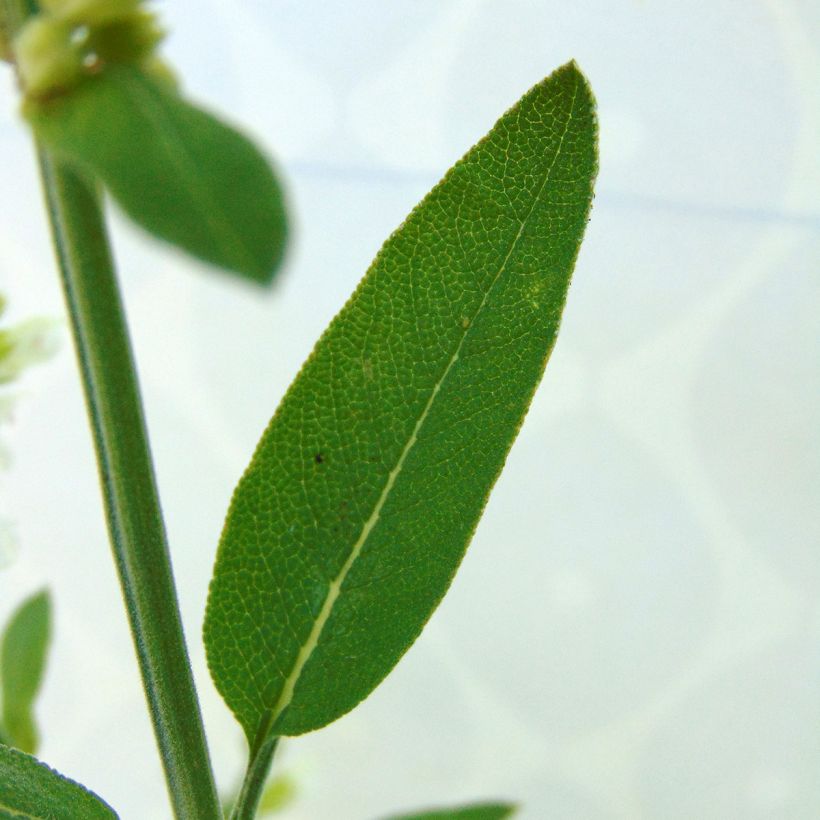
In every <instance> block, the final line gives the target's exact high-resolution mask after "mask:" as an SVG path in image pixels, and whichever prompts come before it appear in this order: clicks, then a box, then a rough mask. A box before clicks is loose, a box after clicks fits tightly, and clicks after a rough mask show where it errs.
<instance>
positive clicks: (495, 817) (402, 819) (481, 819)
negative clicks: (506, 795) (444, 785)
mask: <svg viewBox="0 0 820 820" xmlns="http://www.w3.org/2000/svg"><path fill="white" fill-rule="evenodd" d="M515 809H516V806H515V805H514V804H512V803H480V804H476V805H475V806H464V807H463V808H460V809H436V810H433V811H423V812H417V813H413V814H397V815H394V816H391V817H390V818H388V820H504V819H505V818H506V817H511V816H512V814H513V813H514V812H515Z"/></svg>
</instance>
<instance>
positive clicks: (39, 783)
mask: <svg viewBox="0 0 820 820" xmlns="http://www.w3.org/2000/svg"><path fill="white" fill-rule="evenodd" d="M116 817H117V815H116V814H115V812H114V811H113V810H112V809H111V807H110V806H108V805H107V804H106V803H104V802H103V801H102V800H100V798H99V797H97V795H95V794H92V793H91V792H90V791H88V790H87V789H85V788H84V787H83V786H81V785H79V783H75V782H74V781H73V780H69V779H68V778H66V777H63V776H62V775H61V774H58V773H57V772H55V771H54V770H53V769H50V768H49V767H48V766H46V765H45V764H43V763H40V761H39V760H36V759H35V758H33V757H31V756H30V755H27V754H24V753H23V752H21V751H18V750H17V749H9V748H8V747H7V746H0V818H14V820H21V818H26V820H28V818H31V820H51V819H52V818H59V820H112V818H116Z"/></svg>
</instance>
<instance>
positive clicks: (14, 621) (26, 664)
mask: <svg viewBox="0 0 820 820" xmlns="http://www.w3.org/2000/svg"><path fill="white" fill-rule="evenodd" d="M50 633H51V601H50V599H49V595H48V592H46V591H43V592H38V593H37V594H36V595H33V596H32V597H31V598H29V599H28V600H26V601H24V602H23V604H21V606H20V607H19V609H17V611H16V612H15V613H14V614H13V615H12V616H11V619H10V620H9V623H8V626H7V627H6V631H5V633H4V634H3V644H2V649H0V690H2V694H3V718H2V724H3V735H4V738H5V739H6V740H7V741H8V742H9V744H10V745H12V746H16V747H17V748H18V749H22V750H23V751H24V752H31V753H34V752H35V751H37V741H38V738H37V729H36V725H35V722H34V714H33V708H34V701H35V699H36V698H37V692H38V691H39V689H40V684H41V683H42V680H43V672H44V671H45V664H46V653H47V651H48V642H49V637H50Z"/></svg>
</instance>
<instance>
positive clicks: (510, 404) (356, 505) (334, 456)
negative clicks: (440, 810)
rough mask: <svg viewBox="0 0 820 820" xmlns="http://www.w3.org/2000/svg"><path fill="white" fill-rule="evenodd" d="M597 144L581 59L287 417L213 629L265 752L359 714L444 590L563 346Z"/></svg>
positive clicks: (321, 366) (420, 222)
mask: <svg viewBox="0 0 820 820" xmlns="http://www.w3.org/2000/svg"><path fill="white" fill-rule="evenodd" d="M596 145H597V137H596V121H595V112H594V101H593V98H592V94H591V92H590V89H589V87H588V85H587V83H586V80H585V79H584V77H583V75H582V74H581V73H580V71H579V70H578V69H577V67H576V66H575V64H574V63H570V64H568V65H566V66H564V67H563V68H561V69H559V70H558V71H556V72H555V73H554V74H552V75H551V76H550V77H549V78H547V79H546V80H544V81H543V82H542V83H540V84H539V85H537V86H535V87H534V88H533V89H532V90H531V91H530V92H529V93H528V94H526V95H525V96H524V97H523V98H522V100H521V101H520V102H519V103H518V104H517V105H516V106H515V107H514V108H512V109H511V110H510V111H508V112H507V113H506V114H505V115H504V116H503V117H502V118H501V119H500V120H499V122H498V123H497V124H496V126H495V127H494V128H493V129H492V131H491V132H490V134H489V135H488V136H487V137H486V138H485V139H483V140H482V141H481V142H479V143H478V145H476V146H475V147H474V148H473V149H472V150H471V151H470V152H469V153H468V154H467V155H466V156H465V157H464V158H463V159H462V160H461V161H460V162H458V163H457V164H456V165H455V167H454V168H453V169H452V170H451V171H450V172H449V173H448V174H447V176H446V177H445V178H444V179H443V180H442V182H441V183H439V184H438V185H437V186H436V187H435V188H434V189H433V191H432V192H431V193H430V194H429V195H428V196H427V197H426V198H425V199H424V200H423V202H422V203H421V204H420V205H419V206H418V207H417V208H416V209H415V210H414V211H413V212H412V213H411V215H410V216H409V218H408V219H407V221H406V222H405V223H404V224H403V225H402V226H401V227H400V228H399V229H398V230H397V231H396V233H394V234H393V236H391V237H390V239H388V241H387V242H386V243H385V245H384V247H383V248H382V250H381V252H380V253H379V254H378V256H377V258H376V260H375V262H374V263H373V265H372V267H371V268H370V270H369V271H368V273H367V275H366V276H365V278H364V279H363V280H362V282H361V284H360V285H359V287H358V289H357V290H356V292H355V293H354V295H353V297H352V298H351V299H350V301H349V302H348V303H347V305H346V306H345V308H344V309H343V310H342V312H341V313H340V314H339V315H338V316H337V317H336V318H335V319H334V321H333V322H332V323H331V325H330V327H329V328H328V330H327V331H326V332H325V334H324V335H323V336H322V338H321V339H320V341H319V343H318V344H317V346H316V348H315V349H314V351H313V353H312V354H311V356H310V358H309V359H308V361H307V363H306V364H305V366H304V367H303V369H302V371H301V372H300V374H299V375H298V377H297V378H296V380H295V381H294V383H293V385H292V386H291V387H290V389H289V391H288V393H287V395H286V396H285V398H284V400H283V401H282V403H281V405H280V406H279V409H278V410H277V412H276V415H275V416H274V418H273V420H272V422H271V424H270V426H269V427H268V429H267V430H266V431H265V433H264V435H263V437H262V440H261V441H260V443H259V446H258V449H257V451H256V453H255V455H254V457H253V460H252V461H251V464H250V466H249V467H248V470H247V472H246V473H245V475H244V477H243V478H242V480H241V482H240V483H239V486H238V487H237V490H236V493H235V495H234V498H233V501H232V504H231V508H230V511H229V513H228V517H227V520H226V523H225V529H224V532H223V535H222V539H221V542H220V546H219V551H218V555H217V560H216V567H215V571H214V577H213V580H212V583H211V589H210V595H209V600H208V608H207V613H206V620H205V642H206V646H207V651H208V662H209V665H210V669H211V674H212V676H213V678H214V681H215V682H216V685H217V687H218V689H219V690H220V692H221V693H222V695H223V697H224V698H225V700H226V701H227V703H228V705H229V706H230V708H231V709H232V710H233V711H234V713H235V714H236V716H237V717H238V719H239V721H240V723H241V724H242V726H243V727H244V729H245V732H246V734H247V736H248V739H249V741H250V742H251V744H252V745H253V746H254V747H256V748H258V747H259V744H261V743H262V742H263V741H264V739H265V738H266V737H269V736H270V735H296V734H301V733H303V732H307V731H310V730H312V729H316V728H318V727H320V726H323V725H325V724H327V723H329V722H330V721H332V720H334V719H335V718H337V717H339V716H340V715H342V714H344V713H345V712H346V711H348V710H349V709H351V708H352V707H353V706H355V705H356V704H357V703H358V702H359V701H360V700H361V699H362V698H364V697H365V696H366V695H367V694H369V692H370V691H371V690H372V689H373V688H374V687H375V686H376V685H377V684H378V683H379V682H380V681H381V680H382V678H384V676H385V675H386V674H387V673H388V672H389V671H390V669H391V668H392V667H393V666H394V664H395V663H396V662H397V661H398V659H399V658H400V657H401V655H402V654H403V653H404V652H405V651H406V650H407V648H408V647H409V646H410V644H411V643H412V642H413V641H414V640H415V638H416V637H417V636H418V634H419V632H420V631H421V629H422V627H423V626H424V623H425V622H426V621H427V619H428V618H429V616H430V614H431V613H432V611H433V610H434V609H435V607H436V606H437V604H438V603H439V601H440V600H441V598H442V596H443V595H444V593H445V591H446V590H447V587H448V586H449V584H450V581H451V580H452V577H453V575H454V573H455V571H456V569H457V567H458V564H459V562H460V561H461V558H462V556H463V554H464V550H465V548H466V546H467V543H468V542H469V540H470V538H471V536H472V534H473V531H474V529H475V527H476V524H477V522H478V519H479V517H480V515H481V512H482V510H483V508H484V504H485V502H486V500H487V496H488V494H489V492H490V489H491V487H492V485H493V484H494V482H495V480H496V478H497V477H498V474H499V472H500V470H501V468H502V466H503V464H504V460H505V458H506V456H507V452H508V451H509V448H510V447H511V445H512V442H513V439H514V438H515V435H516V433H517V432H518V429H519V427H520V425H521V422H522V419H523V417H524V415H525V413H526V411H527V408H528V406H529V404H530V401H531V399H532V395H533V392H534V391H535V388H536V386H537V384H538V382H539V380H540V379H541V376H542V373H543V371H544V366H545V364H546V361H547V357H548V356H549V353H550V351H551V350H552V346H553V344H554V342H555V338H556V334H557V332H558V325H559V321H560V317H561V311H562V309H563V306H564V301H565V298H566V293H567V288H568V286H569V281H570V275H571V272H572V269H573V266H574V264H575V259H576V256H577V253H578V248H579V244H580V241H581V237H582V235H583V232H584V228H585V225H586V222H587V215H588V212H589V208H590V202H591V198H592V184H593V179H594V176H595V173H596V168H597V158H596Z"/></svg>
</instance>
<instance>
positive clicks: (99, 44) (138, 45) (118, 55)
mask: <svg viewBox="0 0 820 820" xmlns="http://www.w3.org/2000/svg"><path fill="white" fill-rule="evenodd" d="M164 36H165V32H164V31H163V30H162V29H161V28H160V27H159V25H158V24H157V20H156V17H155V16H154V15H153V14H151V13H150V12H147V11H137V12H134V13H132V14H129V15H126V16H124V17H122V18H121V19H119V20H117V21H116V22H114V23H109V24H107V25H104V26H99V27H98V28H92V29H91V30H90V31H89V33H88V38H87V39H86V43H85V45H86V47H87V48H88V51H89V53H91V54H95V55H96V56H97V57H98V58H99V59H100V60H102V61H103V62H104V63H107V62H113V63H137V62H139V61H140V60H143V59H145V58H146V57H148V56H150V55H151V54H153V53H154V49H155V48H156V47H157V45H158V44H159V43H160V42H161V40H162V39H163V37H164Z"/></svg>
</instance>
